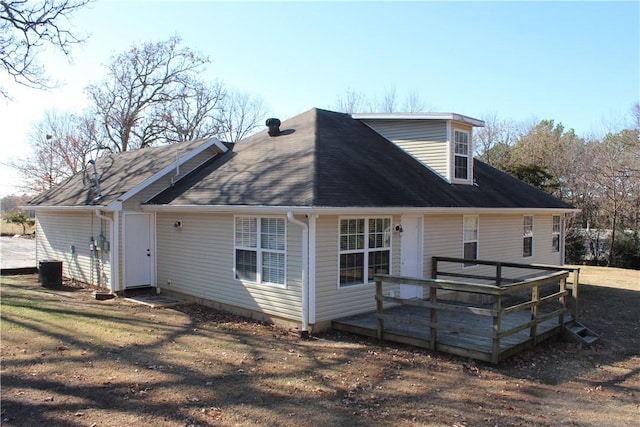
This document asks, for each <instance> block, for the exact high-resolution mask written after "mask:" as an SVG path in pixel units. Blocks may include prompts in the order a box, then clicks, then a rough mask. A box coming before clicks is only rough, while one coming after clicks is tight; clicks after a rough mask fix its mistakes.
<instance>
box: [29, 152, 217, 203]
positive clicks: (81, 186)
mask: <svg viewBox="0 0 640 427" xmlns="http://www.w3.org/2000/svg"><path fill="white" fill-rule="evenodd" d="M205 142H206V140H204V139H202V140H198V141H188V142H183V143H179V144H172V145H163V146H159V147H153V148H142V149H139V150H135V151H126V152H123V153H116V154H113V153H112V154H108V155H106V156H104V157H101V158H99V159H97V160H96V170H97V172H98V177H99V181H100V189H101V190H102V196H103V197H102V198H101V199H100V200H99V201H96V200H95V199H96V197H97V196H98V192H97V188H96V185H95V182H94V175H93V168H92V167H89V168H88V169H87V170H86V171H82V172H80V173H77V174H76V175H74V176H72V177H70V178H69V179H67V180H66V181H64V182H63V183H61V184H59V185H57V186H55V187H54V188H52V189H51V190H48V191H45V192H43V193H41V194H39V195H38V196H36V197H35V198H33V199H32V200H31V201H30V202H29V205H31V206H91V205H97V206H106V205H108V204H109V203H110V202H113V201H116V200H117V199H118V198H119V197H120V196H122V195H123V194H124V193H126V192H128V191H130V190H131V189H133V188H134V187H135V186H137V185H138V184H140V183H141V182H143V181H144V180H146V179H147V178H150V177H152V176H153V175H154V174H156V173H157V172H160V171H161V170H162V169H164V168H165V167H167V166H169V165H170V164H171V163H173V162H175V160H176V152H177V151H178V150H179V154H180V155H184V154H185V153H187V152H188V151H191V150H193V149H195V148H197V147H199V146H200V145H201V144H203V143H205Z"/></svg>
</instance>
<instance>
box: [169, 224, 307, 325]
mask: <svg viewBox="0 0 640 427" xmlns="http://www.w3.org/2000/svg"><path fill="white" fill-rule="evenodd" d="M176 220H181V221H182V228H179V229H176V228H174V227H173V224H174V222H175V221H176ZM286 226H287V260H286V262H287V278H286V281H287V283H286V287H284V288H283V287H276V286H270V285H261V284H254V283H246V282H241V281H239V280H236V279H235V278H234V273H233V262H234V244H233V242H234V235H233V230H234V217H233V215H231V214H179V215H178V214H169V213H159V214H158V215H157V217H156V227H157V237H156V238H157V254H158V259H157V284H158V286H159V287H161V288H167V289H171V290H174V291H177V292H181V293H185V294H188V295H192V296H195V297H199V298H204V299H208V300H212V301H216V302H220V303H223V304H228V305H231V306H234V307H239V308H243V309H247V310H254V311H259V312H263V313H266V314H269V315H275V316H279V317H283V318H286V319H292V320H300V319H301V307H302V301H301V300H302V273H301V262H302V261H301V259H302V256H301V247H302V246H301V229H300V227H298V226H296V225H294V224H291V223H289V222H287V225H286ZM169 283H170V284H169Z"/></svg>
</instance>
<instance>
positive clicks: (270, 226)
mask: <svg viewBox="0 0 640 427" xmlns="http://www.w3.org/2000/svg"><path fill="white" fill-rule="evenodd" d="M284 240H285V232H284V219H282V218H262V219H261V220H260V247H261V248H262V249H274V250H279V251H283V250H284Z"/></svg>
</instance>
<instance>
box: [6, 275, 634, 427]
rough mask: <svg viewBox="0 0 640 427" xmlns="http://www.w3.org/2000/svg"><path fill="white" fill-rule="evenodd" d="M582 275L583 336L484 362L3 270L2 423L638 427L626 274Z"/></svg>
mask: <svg viewBox="0 0 640 427" xmlns="http://www.w3.org/2000/svg"><path fill="white" fill-rule="evenodd" d="M581 282H583V283H584V285H583V286H582V287H581V289H580V297H581V304H580V318H581V320H582V321H583V323H585V324H586V325H587V326H589V327H590V328H591V329H593V330H594V331H596V332H598V333H600V334H601V335H602V338H601V340H600V341H599V342H598V343H597V344H595V345H593V346H591V347H588V348H583V347H581V346H580V345H578V344H575V343H570V342H551V343H548V344H546V345H543V346H540V347H538V348H535V349H532V350H529V351H526V352H524V353H521V354H519V355H517V356H515V357H512V358H510V359H508V360H506V361H504V362H503V363H501V364H500V365H498V366H493V365H488V364H483V363H479V362H475V361H473V360H469V359H465V358H461V357H455V356H451V355H446V354H440V353H434V352H431V351H428V350H424V349H418V348H414V347H410V346H402V345H396V344H391V343H378V342H377V341H375V340H370V339H367V338H361V337H357V336H353V335H347V334H338V333H335V332H330V333H326V334H322V335H319V336H312V337H311V339H309V340H303V339H300V338H299V337H298V336H296V335H294V334H292V333H290V332H289V331H287V330H285V329H281V328H278V327H275V326H270V325H264V324H261V323H257V322H254V321H251V320H246V319H243V318H240V317H235V316H231V315H227V314H224V313H220V312H217V311H215V310H212V309H209V308H205V307H202V306H198V305H184V306H179V307H175V308H171V309H151V308H148V307H146V306H141V305H137V304H134V303H132V302H130V301H127V300H125V299H121V298H116V299H112V300H108V301H96V300H95V299H93V298H92V295H91V290H88V289H82V288H77V287H71V286H66V287H61V288H58V289H47V288H42V287H40V286H39V284H38V283H37V277H36V276H3V277H2V285H1V297H2V325H1V333H2V344H1V346H2V347H1V350H2V357H1V362H2V364H1V374H2V390H1V397H2V414H1V417H2V425H6V426H42V425H51V426H56V425H57V426H124V425H153V426H157V427H159V426H185V425H187V426H191V425H192V426H198V425H200V426H209V425H215V426H230V425H261V426H263V425H271V426H337V425H349V426H369V425H376V426H387V425H388V426H391V425H393V426H413V425H435V426H496V425H498V426H507V425H526V426H557V425H579V426H601V425H616V426H631V425H637V421H638V419H640V271H630V270H619V269H602V268H594V267H585V268H583V269H582V271H581Z"/></svg>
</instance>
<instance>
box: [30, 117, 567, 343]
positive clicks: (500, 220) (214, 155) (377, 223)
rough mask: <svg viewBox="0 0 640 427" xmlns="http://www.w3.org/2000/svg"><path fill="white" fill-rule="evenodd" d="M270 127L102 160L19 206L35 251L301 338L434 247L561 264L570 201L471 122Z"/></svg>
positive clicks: (358, 307) (384, 120)
mask: <svg viewBox="0 0 640 427" xmlns="http://www.w3.org/2000/svg"><path fill="white" fill-rule="evenodd" d="M268 124H269V130H268V131H267V130H265V131H263V132H260V133H257V134H255V135H253V136H250V137H248V138H246V139H245V140H242V141H240V142H238V143H236V144H228V143H222V142H220V141H218V140H216V139H210V140H201V141H193V142H185V143H180V144H175V145H167V146H162V147H156V148H149V149H141V150H138V151H133V152H125V153H120V154H112V155H108V156H106V157H103V158H100V159H98V160H97V161H96V162H95V164H94V165H93V166H94V170H91V168H90V169H89V170H87V171H85V172H83V173H81V174H78V175H76V176H74V177H72V178H70V179H69V180H68V181H67V182H65V183H63V184H61V185H60V186H58V187H56V188H54V189H52V190H50V191H48V192H46V193H44V194H41V195H39V196H37V197H36V198H35V199H33V201H32V202H31V204H30V206H29V208H31V209H34V210H35V211H36V219H37V232H36V237H37V258H38V259H39V260H47V259H57V260H62V261H63V266H64V267H63V268H64V275H65V276H66V277H70V278H74V279H77V280H81V281H83V282H87V283H90V284H94V285H97V286H101V287H104V288H107V289H109V291H111V292H119V291H125V290H127V289H130V288H135V287H139V286H153V287H156V288H158V290H159V291H161V292H167V293H172V294H176V295H182V296H185V297H189V298H193V299H195V300H198V301H201V302H206V303H209V304H212V305H214V306H216V307H219V308H222V309H227V310H232V311H236V312H240V313H242V314H245V315H248V316H256V317H259V318H262V319H270V320H273V321H286V322H291V323H294V324H296V325H298V326H299V327H300V329H301V331H302V332H303V333H306V332H307V331H309V330H314V331H316V330H322V329H324V328H326V327H328V326H330V322H331V321H332V320H333V319H336V318H340V317H344V316H348V315H353V314H357V313H362V312H367V311H371V310H373V309H374V307H375V301H374V286H373V284H372V283H371V279H372V277H373V274H375V273H388V274H400V275H404V276H412V277H422V276H424V277H429V275H430V269H431V262H430V260H431V257H433V256H449V257H458V258H465V259H487V260H503V261H512V262H521V263H544V264H555V265H558V264H562V263H563V253H564V248H563V245H564V234H565V231H564V227H565V218H566V216H567V215H572V214H573V213H574V212H575V209H574V208H573V207H572V206H570V205H568V204H566V203H564V202H562V201H560V200H558V199H556V198H554V197H552V196H550V195H548V194H546V193H544V192H542V191H540V190H538V189H536V188H533V187H531V186H529V185H527V184H525V183H523V182H520V181H518V180H517V179H515V178H513V177H511V176H510V175H507V174H505V173H503V172H500V171H498V170H497V169H494V168H492V167H490V166H489V165H487V164H485V163H482V162H480V161H478V160H475V159H473V157H472V153H473V128H474V127H478V126H483V125H484V123H483V122H482V121H480V120H477V119H473V118H470V117H466V116H463V115H460V114H453V113H445V114H440V113H416V114H353V115H349V114H343V113H336V112H332V111H327V110H321V109H311V110H309V111H307V112H305V113H303V114H300V115H298V116H296V117H293V118H291V119H289V120H286V121H284V122H283V123H280V121H279V120H277V119H270V120H269V121H268ZM483 268H484V267H483V266H481V265H475V264H473V263H465V264H460V265H459V269H460V271H461V272H463V271H466V272H468V273H470V274H471V273H473V274H480V273H482V270H483ZM420 292H421V289H416V287H414V286H409V285H403V286H401V287H400V289H399V294H400V296H401V297H402V298H411V297H416V296H418V297H419V296H420V295H419V293H420Z"/></svg>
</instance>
